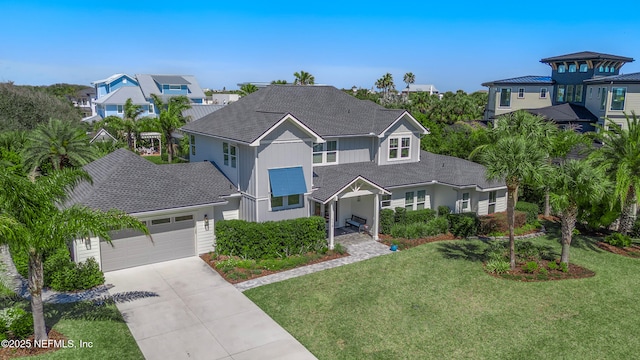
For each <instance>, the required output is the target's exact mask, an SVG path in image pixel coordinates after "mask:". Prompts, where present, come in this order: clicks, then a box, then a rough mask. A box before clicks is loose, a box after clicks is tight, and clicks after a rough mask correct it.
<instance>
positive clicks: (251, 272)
mask: <svg viewBox="0 0 640 360" xmlns="http://www.w3.org/2000/svg"><path fill="white" fill-rule="evenodd" d="M345 256H349V254H348V253H346V252H345V253H344V254H338V253H328V254H327V255H325V256H323V257H321V258H318V259H315V260H311V261H309V262H307V263H305V264H302V265H299V266H297V267H300V266H307V265H313V264H317V263H321V262H324V261H329V260H333V259H339V258H342V257H345ZM200 258H201V259H202V260H203V261H204V262H206V263H207V264H209V266H211V268H212V269H213V270H215V271H216V272H217V273H218V274H220V276H222V277H223V278H224V279H225V280H227V282H229V283H231V284H237V283H241V282H244V281H247V280H251V279H255V278H259V277H262V276H267V275H271V274H276V273H279V272H283V271H287V270H291V269H295V268H288V269H282V270H278V271H273V270H266V269H243V268H236V269H235V272H236V273H244V274H245V275H246V276H247V277H246V278H243V279H231V278H229V276H228V274H227V273H225V272H223V271H221V270H220V269H218V268H217V267H216V263H217V262H218V261H222V260H227V259H229V257H228V256H224V255H219V256H218V257H217V258H214V259H212V257H211V255H210V254H202V255H200Z"/></svg>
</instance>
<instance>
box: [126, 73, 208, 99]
mask: <svg viewBox="0 0 640 360" xmlns="http://www.w3.org/2000/svg"><path fill="white" fill-rule="evenodd" d="M177 78H180V79H182V80H179V79H177ZM136 79H137V80H138V83H139V84H140V89H142V93H143V94H144V96H145V98H147V99H150V98H151V94H156V95H158V96H162V92H161V90H160V88H159V87H158V85H159V84H158V83H157V82H156V81H155V80H154V79H159V80H169V81H176V82H167V83H165V82H161V83H160V85H162V84H173V85H187V88H188V89H189V94H188V95H187V97H188V98H190V99H204V98H205V95H204V91H203V90H202V88H201V87H200V85H199V84H198V80H196V78H195V77H194V76H192V75H150V74H136Z"/></svg>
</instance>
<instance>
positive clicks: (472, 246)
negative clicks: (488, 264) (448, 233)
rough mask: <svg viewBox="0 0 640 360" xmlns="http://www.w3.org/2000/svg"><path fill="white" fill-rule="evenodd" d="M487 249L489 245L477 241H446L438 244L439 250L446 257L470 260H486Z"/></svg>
mask: <svg viewBox="0 0 640 360" xmlns="http://www.w3.org/2000/svg"><path fill="white" fill-rule="evenodd" d="M486 250H487V247H486V246H485V245H478V243H475V242H474V243H471V242H455V243H451V242H444V243H441V244H439V246H438V251H439V252H440V253H441V254H442V256H444V257H445V259H460V260H468V261H480V262H484V261H486V260H487V253H486Z"/></svg>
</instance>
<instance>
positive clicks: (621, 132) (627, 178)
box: [593, 113, 640, 235]
mask: <svg viewBox="0 0 640 360" xmlns="http://www.w3.org/2000/svg"><path fill="white" fill-rule="evenodd" d="M638 122H639V120H638V117H637V116H636V114H635V113H632V116H631V117H629V116H626V128H620V127H618V125H617V124H616V123H615V122H613V121H612V120H610V119H608V120H607V124H608V128H606V129H604V128H603V129H600V130H601V131H600V134H599V136H598V137H599V139H600V140H602V147H601V148H600V150H599V151H596V152H594V153H593V156H594V159H595V160H596V163H597V164H598V165H600V166H602V167H604V169H605V172H606V173H607V174H610V175H611V177H612V179H613V182H614V184H615V188H614V196H615V198H616V199H617V200H618V202H619V203H620V204H621V211H622V212H621V214H620V228H619V231H620V232H621V233H623V234H625V235H626V234H628V233H629V232H630V231H631V229H632V228H633V224H634V222H635V217H636V205H637V203H638V196H637V191H638V189H639V188H640V124H639V123H638ZM611 206H612V207H613V203H612V204H611Z"/></svg>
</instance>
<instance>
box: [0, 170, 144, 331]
mask: <svg viewBox="0 0 640 360" xmlns="http://www.w3.org/2000/svg"><path fill="white" fill-rule="evenodd" d="M81 181H91V178H90V177H89V175H88V174H87V173H86V172H84V171H83V170H80V169H63V170H58V171H53V172H51V173H50V174H49V175H48V176H41V177H38V178H35V179H34V180H33V181H32V180H29V179H28V178H26V177H22V176H17V175H14V174H11V173H9V172H7V171H5V170H3V169H0V188H2V189H13V191H0V243H2V244H9V245H10V246H11V248H12V249H14V250H15V251H18V252H21V253H23V254H26V255H28V257H29V279H28V285H29V293H30V294H31V312H32V315H33V326H34V335H35V339H36V340H46V339H47V338H48V336H47V331H46V327H45V320H44V312H43V304H42V286H43V281H44V273H43V272H44V270H43V267H42V256H43V254H44V253H45V252H47V251H49V250H52V249H58V248H60V247H62V246H66V245H67V243H68V242H69V241H71V240H73V239H78V238H88V237H90V236H99V237H100V238H102V239H104V240H106V241H108V242H110V241H111V238H110V236H109V231H111V230H119V229H125V228H131V229H136V230H139V231H141V232H143V233H145V234H147V235H149V231H148V230H147V228H146V227H145V226H144V224H143V223H141V222H140V221H138V220H137V219H135V218H133V217H131V216H129V215H127V214H125V213H123V212H121V211H117V210H109V211H106V212H103V211H99V210H92V209H89V208H86V207H82V206H78V205H74V206H70V207H64V203H65V201H66V200H67V198H68V194H69V192H70V191H71V190H72V189H73V188H74V187H75V186H76V185H77V184H78V183H79V182H81Z"/></svg>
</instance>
